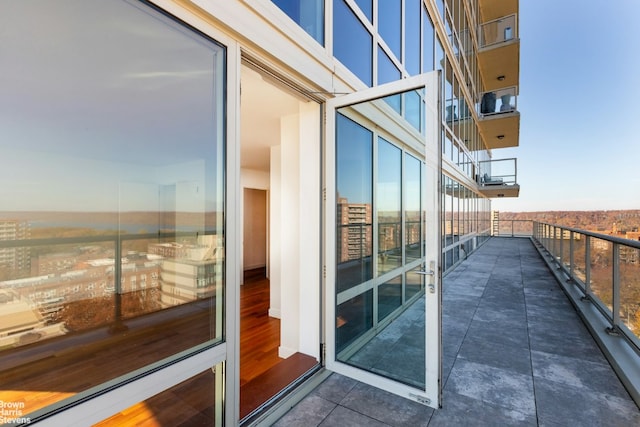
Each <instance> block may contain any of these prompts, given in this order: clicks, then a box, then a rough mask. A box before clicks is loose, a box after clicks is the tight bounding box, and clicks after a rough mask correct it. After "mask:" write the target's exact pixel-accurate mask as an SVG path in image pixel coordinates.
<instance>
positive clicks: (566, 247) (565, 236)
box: [560, 230, 572, 272]
mask: <svg viewBox="0 0 640 427" xmlns="http://www.w3.org/2000/svg"><path fill="white" fill-rule="evenodd" d="M571 237H572V236H571V233H570V232H569V230H563V232H562V234H561V235H560V238H561V245H560V257H561V259H562V266H563V267H564V269H565V271H567V272H568V271H570V270H571Z"/></svg>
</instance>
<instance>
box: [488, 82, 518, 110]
mask: <svg viewBox="0 0 640 427" xmlns="http://www.w3.org/2000/svg"><path fill="white" fill-rule="evenodd" d="M516 111H518V88H517V87H515V86H512V87H507V88H504V89H498V90H493V91H489V92H485V93H483V94H482V96H481V97H480V103H479V104H478V113H479V114H480V116H481V117H482V116H489V115H493V114H504V113H513V112H516Z"/></svg>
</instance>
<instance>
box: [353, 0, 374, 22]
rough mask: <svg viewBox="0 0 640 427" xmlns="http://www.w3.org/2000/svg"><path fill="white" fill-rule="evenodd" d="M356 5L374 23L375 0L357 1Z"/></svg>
mask: <svg viewBox="0 0 640 427" xmlns="http://www.w3.org/2000/svg"><path fill="white" fill-rule="evenodd" d="M356 4H357V5H358V7H359V8H360V10H361V11H362V12H363V13H364V14H365V15H366V16H367V18H369V22H373V0H356Z"/></svg>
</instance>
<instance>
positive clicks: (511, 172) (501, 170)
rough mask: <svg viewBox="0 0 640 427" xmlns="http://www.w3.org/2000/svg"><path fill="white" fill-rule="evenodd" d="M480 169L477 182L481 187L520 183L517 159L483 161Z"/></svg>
mask: <svg viewBox="0 0 640 427" xmlns="http://www.w3.org/2000/svg"><path fill="white" fill-rule="evenodd" d="M479 167H480V174H479V175H478V176H477V181H478V184H479V185H480V186H481V187H485V186H492V185H516V184H517V183H518V159H516V158H515V157H512V158H508V159H498V160H485V161H481V162H480V163H479Z"/></svg>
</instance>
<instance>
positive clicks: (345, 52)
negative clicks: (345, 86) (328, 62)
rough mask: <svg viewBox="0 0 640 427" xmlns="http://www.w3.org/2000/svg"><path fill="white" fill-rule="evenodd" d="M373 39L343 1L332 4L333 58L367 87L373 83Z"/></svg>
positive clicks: (338, 0) (336, 0) (337, 0)
mask: <svg viewBox="0 0 640 427" xmlns="http://www.w3.org/2000/svg"><path fill="white" fill-rule="evenodd" d="M372 40H373V38H372V36H371V34H370V33H369V31H367V29H366V28H365V27H364V26H363V25H362V23H361V22H360V21H359V20H358V18H357V16H356V15H355V14H354V13H353V11H352V10H351V9H350V8H349V6H347V5H346V3H345V2H344V0H335V1H334V2H333V56H335V57H336V58H338V60H339V61H340V62H342V63H343V64H344V65H345V66H346V67H347V68H349V70H351V72H352V73H353V74H355V75H356V76H357V77H358V78H359V79H360V80H362V81H363V82H364V83H365V84H366V85H367V86H371V85H372V82H373V77H372V76H373V41H372Z"/></svg>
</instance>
